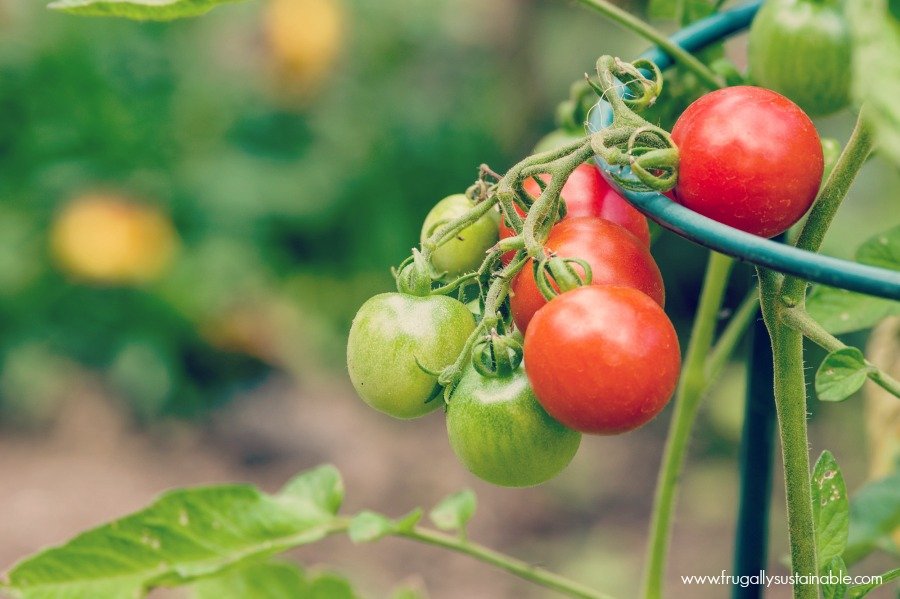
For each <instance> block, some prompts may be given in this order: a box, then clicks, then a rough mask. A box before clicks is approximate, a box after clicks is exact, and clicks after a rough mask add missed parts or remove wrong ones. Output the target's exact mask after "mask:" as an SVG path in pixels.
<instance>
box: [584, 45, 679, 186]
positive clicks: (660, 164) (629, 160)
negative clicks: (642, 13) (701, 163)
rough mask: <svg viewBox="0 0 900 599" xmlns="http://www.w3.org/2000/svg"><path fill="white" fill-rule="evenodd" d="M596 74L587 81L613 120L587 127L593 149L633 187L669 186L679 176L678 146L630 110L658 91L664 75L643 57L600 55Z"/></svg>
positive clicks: (623, 182)
mask: <svg viewBox="0 0 900 599" xmlns="http://www.w3.org/2000/svg"><path fill="white" fill-rule="evenodd" d="M647 72H649V76H648V75H647V74H646V73H647ZM597 78H598V81H594V80H592V79H590V78H589V79H588V83H589V84H590V86H591V87H592V88H593V89H594V91H595V92H596V93H597V95H598V96H600V99H601V101H604V100H605V101H606V102H608V103H609V106H610V108H611V109H612V122H611V123H610V124H609V126H607V127H604V128H603V129H600V130H599V131H596V132H594V133H592V134H591V137H590V140H591V148H592V149H593V151H594V153H595V154H596V155H597V156H599V157H600V158H602V159H603V160H604V161H605V162H606V164H607V165H608V167H609V168H608V169H607V173H608V174H609V175H610V176H611V177H612V178H613V179H614V180H615V181H616V183H618V184H619V185H620V186H621V187H623V188H624V189H628V190H632V191H658V192H664V191H668V190H670V189H672V188H673V187H674V186H675V183H677V180H678V148H677V146H676V145H675V143H674V142H673V141H672V136H671V135H670V134H669V132H668V131H666V130H664V129H662V128H660V127H657V126H656V125H653V124H651V123H649V122H648V121H646V120H645V119H643V118H642V117H640V116H639V115H638V114H637V113H636V112H635V110H642V109H644V108H647V107H649V106H652V105H653V104H654V103H655V102H656V99H657V98H658V97H659V94H660V93H661V91H662V81H663V79H662V73H661V72H660V70H659V67H657V66H656V65H655V64H654V63H653V62H651V61H649V60H646V59H640V60H637V61H635V62H631V63H629V62H625V61H622V60H620V59H618V58H615V57H613V56H601V57H600V58H599V59H598V60H597ZM626 167H627V168H628V171H627V172H626V171H625V168H626ZM632 175H633V176H632Z"/></svg>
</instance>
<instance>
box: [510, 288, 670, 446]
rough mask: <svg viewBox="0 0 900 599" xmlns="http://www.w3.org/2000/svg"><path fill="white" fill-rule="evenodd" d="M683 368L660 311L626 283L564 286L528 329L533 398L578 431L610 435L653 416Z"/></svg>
mask: <svg viewBox="0 0 900 599" xmlns="http://www.w3.org/2000/svg"><path fill="white" fill-rule="evenodd" d="M680 368H681V355H680V353H679V348H678V337H677V336H676V334H675V329H674V328H673V327H672V323H671V322H670V321H669V319H668V317H667V316H666V314H665V312H663V310H662V308H660V307H659V305H658V304H657V303H656V302H654V301H653V300H651V299H650V298H649V297H647V296H646V295H644V294H643V293H641V292H640V291H637V290H636V289H631V288H628V287H617V286H612V285H604V286H600V285H588V286H586V287H579V288H578V289H573V290H572V291H568V292H566V293H563V294H562V295H560V296H559V297H556V298H554V299H553V301H551V302H550V303H549V304H547V305H546V306H545V307H543V308H541V309H540V310H539V311H538V313H537V314H535V316H534V320H532V321H531V325H530V326H529V327H528V332H527V333H526V334H525V371H526V372H527V374H528V379H529V380H530V381H531V385H532V388H533V390H534V393H535V395H536V396H537V398H538V401H539V402H540V404H541V405H542V406H543V407H544V409H545V410H546V411H547V413H548V414H550V415H551V416H553V417H554V418H555V419H556V420H558V421H559V422H561V423H562V424H564V425H565V426H567V427H569V428H572V429H574V430H577V431H581V432H583V433H591V434H598V435H612V434H616V433H622V432H625V431H629V430H632V429H635V428H637V427H639V426H641V425H643V424H645V423H646V422H648V421H649V420H651V419H652V418H653V417H654V416H656V415H657V414H658V413H659V412H660V411H661V410H662V409H663V408H664V407H665V406H666V404H667V403H668V402H669V399H670V398H671V397H672V393H673V392H674V391H675V386H676V384H677V382H678V373H679V370H680Z"/></svg>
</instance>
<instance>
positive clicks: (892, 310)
mask: <svg viewBox="0 0 900 599" xmlns="http://www.w3.org/2000/svg"><path fill="white" fill-rule="evenodd" d="M856 260H857V261H858V262H860V263H862V264H868V265H870V266H878V267H881V268H889V269H891V270H900V227H894V228H892V229H890V230H888V231H885V232H884V233H879V234H878V235H875V236H874V237H871V238H869V239H868V240H866V242H865V243H863V244H862V245H861V246H859V248H858V249H857V250H856ZM806 309H807V311H808V312H809V314H810V316H812V317H813V318H814V319H815V320H816V321H818V322H819V323H820V324H821V325H822V326H823V327H825V330H827V331H828V332H829V333H831V334H833V335H841V334H843V333H852V332H853V331H859V330H863V329H868V328H871V327H873V326H874V325H876V324H878V322H880V321H881V320H882V319H884V318H886V317H888V316H893V315H897V314H900V302H898V301H893V300H888V299H882V298H878V297H870V296H868V295H863V294H861V293H853V292H850V291H844V290H843V289H835V288H833V287H825V286H822V285H819V286H816V287H814V288H813V291H812V293H810V295H809V298H808V299H807V304H806Z"/></svg>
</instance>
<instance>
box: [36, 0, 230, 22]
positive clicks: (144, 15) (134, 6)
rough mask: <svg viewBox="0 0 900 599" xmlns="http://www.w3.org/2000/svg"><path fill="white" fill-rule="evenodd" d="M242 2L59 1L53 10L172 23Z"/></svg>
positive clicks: (223, 0) (161, 0)
mask: <svg viewBox="0 0 900 599" xmlns="http://www.w3.org/2000/svg"><path fill="white" fill-rule="evenodd" d="M239 1H240V0H56V2H52V3H51V4H49V5H48V6H47V8H51V9H53V10H59V11H62V12H67V13H72V14H75V15H84V16H89V17H124V18H126V19H134V20H137V21H171V20H174V19H182V18H185V17H196V16H198V15H202V14H204V13H207V12H209V11H210V10H212V9H213V8H215V7H216V6H218V5H220V4H227V3H230V2H239Z"/></svg>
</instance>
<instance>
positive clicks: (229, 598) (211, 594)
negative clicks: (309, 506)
mask: <svg viewBox="0 0 900 599" xmlns="http://www.w3.org/2000/svg"><path fill="white" fill-rule="evenodd" d="M320 578H321V577H315V578H312V579H311V580H310V579H308V578H307V576H306V574H305V573H304V572H303V570H301V569H300V568H299V567H298V566H297V565H295V564H289V563H285V562H261V563H252V564H249V565H247V566H245V567H243V568H236V569H232V570H229V571H227V572H225V573H223V574H221V575H219V576H216V577H214V578H206V579H203V580H200V581H198V582H196V583H194V584H193V585H192V590H193V593H192V595H193V597H194V599H295V598H297V597H309V596H310V593H311V592H312V589H313V587H314V586H315V585H316V584H317V581H318V580H320Z"/></svg>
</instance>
